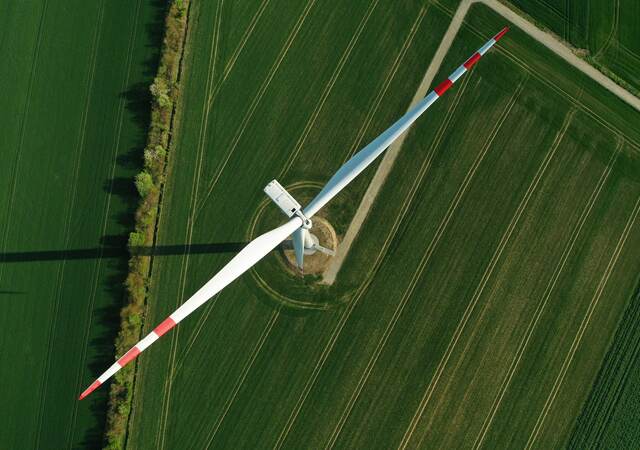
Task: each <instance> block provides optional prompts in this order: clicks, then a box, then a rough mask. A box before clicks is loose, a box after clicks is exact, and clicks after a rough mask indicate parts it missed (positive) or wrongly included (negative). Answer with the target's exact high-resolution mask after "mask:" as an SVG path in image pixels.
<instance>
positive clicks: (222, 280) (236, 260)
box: [80, 216, 302, 400]
mask: <svg viewBox="0 0 640 450" xmlns="http://www.w3.org/2000/svg"><path fill="white" fill-rule="evenodd" d="M301 225H302V219H301V218H300V217H297V216H296V217H294V218H292V219H291V220H289V222H287V223H285V224H284V225H282V226H279V227H278V228H276V229H274V230H271V231H269V232H267V233H265V234H263V235H261V236H258V237H257V238H255V239H254V240H253V241H251V242H250V243H249V244H247V246H246V247H245V248H243V249H242V250H241V251H240V253H238V254H237V255H236V256H234V257H233V259H231V261H229V262H228V263H227V265H226V266H224V267H223V268H222V269H221V270H220V271H219V272H218V273H217V274H215V275H214V276H213V278H211V279H210V280H209V281H208V282H207V283H206V284H205V285H204V286H202V287H201V288H200V289H199V290H198V292H196V293H195V294H193V296H192V297H191V298H190V299H189V300H187V301H186V302H184V303H183V304H182V305H181V306H180V307H179V308H178V309H177V310H176V311H175V312H174V313H173V314H171V315H170V316H169V317H167V318H166V319H165V320H164V321H163V322H162V323H161V324H160V325H158V326H157V327H156V328H155V329H154V330H153V331H152V332H151V333H149V334H148V335H147V336H146V337H145V338H144V339H142V340H141V341H140V342H138V343H137V344H136V345H135V346H134V347H133V348H131V349H130V350H129V351H128V352H127V353H125V354H124V356H122V357H121V358H120V359H118V361H116V362H115V363H114V364H113V365H112V366H111V367H109V369H108V370H107V371H106V372H105V373H103V374H102V375H100V377H98V379H97V380H96V381H94V382H93V383H92V384H91V386H89V387H88V388H87V389H86V390H85V391H84V392H83V393H82V394H81V395H80V400H82V399H83V398H85V397H86V396H87V395H89V394H90V393H91V392H93V391H94V390H95V389H96V388H98V387H99V386H100V385H101V384H103V383H104V382H105V381H107V380H108V379H109V378H110V377H111V376H113V374H115V373H116V372H117V371H118V370H120V369H121V368H123V367H124V366H125V365H126V364H127V363H129V362H130V361H132V360H133V359H135V358H136V356H138V355H139V354H140V353H141V352H142V351H144V350H145V349H146V348H147V347H149V346H150V345H151V344H153V343H154V342H155V341H156V340H158V338H159V337H160V336H162V335H163V334H165V333H166V332H167V331H169V330H170V329H171V328H173V327H174V326H175V325H176V324H178V323H179V322H180V321H181V320H182V319H184V318H185V317H187V316H188V315H189V314H191V313H192V312H193V311H195V310H196V309H197V308H198V307H200V306H201V305H202V304H204V303H205V302H206V301H207V300H209V299H210V298H211V297H213V296H214V295H216V294H217V293H218V292H220V291H221V290H222V289H224V288H225V287H226V286H227V285H228V284H229V283H231V282H232V281H233V280H235V279H236V278H238V277H239V276H240V275H242V274H243V273H244V272H246V271H247V270H249V269H250V268H251V267H253V265H254V264H256V263H257V262H258V261H260V260H261V259H262V258H264V257H265V256H266V255H267V254H268V253H269V252H270V251H271V250H273V249H274V248H276V247H277V246H278V244H280V243H281V242H282V241H284V240H285V239H286V238H287V237H289V236H290V235H291V233H293V232H294V231H295V230H296V229H297V228H299V227H300V226H301Z"/></svg>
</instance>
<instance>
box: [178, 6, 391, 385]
mask: <svg viewBox="0 0 640 450" xmlns="http://www.w3.org/2000/svg"><path fill="white" fill-rule="evenodd" d="M267 2H268V0H267ZM378 3H379V0H374V1H373V2H371V4H370V6H369V8H368V9H367V11H366V13H365V15H364V17H363V19H362V20H361V22H360V24H359V25H358V27H357V28H356V32H355V33H354V35H353V36H352V37H351V40H350V41H349V43H348V45H347V48H346V49H345V51H344V52H343V54H342V57H341V58H340V60H339V62H338V65H337V67H336V69H335V70H334V72H333V74H332V76H331V78H330V80H329V82H328V83H327V85H326V86H325V89H324V91H323V93H322V95H321V97H320V101H319V102H318V103H317V104H316V107H315V109H314V111H313V113H312V114H311V116H310V118H309V120H308V121H307V125H306V126H305V128H304V129H303V132H302V134H301V136H300V138H299V139H298V141H297V143H296V146H295V147H294V150H293V152H292V154H291V155H290V157H289V159H288V161H287V163H286V168H285V170H283V172H282V174H281V177H282V176H283V175H284V173H285V172H286V170H287V168H290V167H291V165H292V164H293V162H294V160H295V158H296V156H297V155H298V153H299V151H300V149H301V148H302V145H303V144H304V141H305V140H306V138H307V136H308V135H309V133H310V131H311V129H312V126H313V124H314V123H315V120H316V119H317V117H318V115H319V113H320V110H321V109H322V106H323V105H324V103H325V101H326V99H327V98H328V96H329V94H330V93H331V90H332V89H333V86H334V85H335V83H336V81H337V79H338V78H339V75H340V73H341V72H342V69H343V67H344V65H345V63H346V62H347V60H348V59H349V56H350V55H351V52H352V50H353V48H354V47H355V44H356V43H357V41H358V39H359V37H360V35H361V34H362V31H363V30H364V28H365V26H366V24H367V22H368V21H369V18H370V17H371V14H372V13H373V10H374V9H375V7H376V6H377V4H378ZM245 34H246V33H245ZM245 43H246V40H245ZM243 45H244V44H243ZM223 81H224V80H223ZM209 106H210V105H209ZM214 303H216V301H215V299H214V300H213V301H210V302H209V304H208V305H207V308H206V310H205V313H204V314H203V315H202V316H201V318H200V319H199V320H198V322H197V325H196V331H195V332H194V333H192V335H191V336H190V338H189V343H188V345H187V348H186V350H185V353H184V355H183V357H184V356H186V354H187V353H188V352H189V351H190V350H191V348H192V346H193V344H194V342H195V339H196V338H197V336H198V335H199V334H200V331H201V330H202V328H203V326H204V323H205V321H206V319H207V318H208V317H209V315H210V312H211V310H212V307H213V304H214ZM260 339H262V338H260ZM181 365H182V364H181V362H179V363H178V368H177V369H176V373H177V372H178V371H179V370H180V368H181Z"/></svg>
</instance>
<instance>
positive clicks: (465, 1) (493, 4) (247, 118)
mask: <svg viewBox="0 0 640 450" xmlns="http://www.w3.org/2000/svg"><path fill="white" fill-rule="evenodd" d="M268 2H269V0H265V1H264V2H263V3H262V4H261V6H260V8H261V9H259V11H258V13H257V15H256V16H254V19H256V17H257V19H256V20H252V22H251V24H250V27H251V29H250V30H248V32H245V35H244V36H246V39H245V42H246V40H247V39H248V38H249V36H250V35H251V33H252V31H253V27H255V23H256V22H257V20H258V19H259V17H260V16H261V15H262V12H263V11H264V8H266V4H268ZM313 2H315V0H312V3H313ZM477 2H480V3H483V4H485V5H487V6H489V7H490V8H492V9H494V10H495V11H496V12H498V13H500V14H502V15H503V16H505V17H507V18H508V19H510V20H511V17H510V15H512V14H513V15H515V13H514V12H512V11H510V10H507V12H506V13H505V12H504V11H502V8H504V6H503V5H499V4H497V2H495V1H491V0H463V2H462V4H461V5H460V7H459V8H458V10H457V12H456V14H455V16H454V20H453V21H452V25H451V26H453V24H454V22H455V19H456V17H458V16H460V24H458V26H457V28H459V27H460V25H461V23H462V19H463V18H464V15H465V14H466V12H467V10H468V8H469V6H470V5H471V4H473V3H477ZM262 5H265V6H264V8H263V6H262ZM501 7H502V8H501ZM309 9H310V8H309ZM461 11H462V13H461ZM307 13H308V11H307ZM516 17H518V18H519V16H517V15H516ZM520 20H524V19H521V18H520ZM512 21H514V22H515V23H516V25H518V26H521V25H520V23H518V22H519V21H518V20H512ZM303 22H304V19H303ZM525 22H526V21H525ZM526 23H527V24H528V27H533V28H535V27H534V26H533V25H531V24H530V23H528V22H526ZM300 26H301V25H300ZM451 26H450V29H451ZM524 28H527V27H524ZM525 31H527V29H525ZM527 32H528V33H529V34H530V35H531V34H532V33H530V32H529V31H527ZM538 32H540V33H542V32H541V31H539V30H538ZM447 33H449V30H448V32H447ZM456 34H457V29H456V30H455V32H453V34H452V36H451V38H450V41H449V42H448V43H446V42H445V39H446V35H445V39H443V42H442V43H441V45H440V48H439V49H438V51H440V49H441V48H443V45H445V47H446V49H445V50H444V52H443V58H444V55H446V53H447V51H448V48H449V46H450V45H451V43H452V42H453V38H454V37H455V35H456ZM533 37H534V38H536V36H533ZM549 37H550V38H551V40H554V39H555V38H553V37H552V36H549ZM243 39H244V37H243ZM289 44H290V45H291V44H292V42H290V43H289ZM543 44H545V45H546V46H547V47H549V48H550V49H551V50H552V51H554V52H555V53H557V54H559V55H560V56H561V57H563V59H565V60H566V58H565V57H564V56H563V55H562V54H561V53H563V52H565V51H567V52H570V50H569V49H568V48H562V49H561V51H560V53H558V51H557V48H555V47H554V45H556V44H558V45H560V46H563V44H561V43H560V42H559V41H558V42H557V43H554V44H553V45H548V43H545V42H543ZM241 47H243V46H241ZM241 49H242V48H239V49H237V51H236V52H234V55H235V57H232V60H231V61H230V65H229V64H228V65H227V67H228V68H229V70H227V68H225V71H224V73H223V78H222V80H221V82H220V83H219V84H218V85H217V86H216V87H215V88H214V90H212V91H209V92H210V93H209V95H208V98H207V102H206V103H207V105H208V107H207V109H209V107H210V106H211V104H212V103H213V101H214V99H215V97H216V95H217V93H218V92H219V90H220V88H219V86H221V85H222V83H223V82H224V80H226V78H227V75H228V74H229V72H230V68H231V67H232V66H233V64H234V63H235V61H236V59H237V57H238V56H239V54H240V52H241ZM285 55H286V50H285ZM571 57H573V58H575V59H577V60H578V61H579V62H580V63H583V64H586V63H584V62H582V61H581V60H579V59H578V58H577V57H575V55H573V54H571ZM441 62H442V60H440V61H439V62H438V63H437V64H436V65H434V64H432V65H430V67H429V70H431V69H432V67H435V69H433V72H434V74H435V72H436V71H437V69H438V68H439V66H440V64H441ZM568 62H569V63H570V64H572V65H574V66H575V67H577V68H579V69H580V70H582V69H581V68H580V67H578V66H577V65H576V64H574V63H572V62H571V61H568ZM278 66H279V65H278ZM589 68H591V66H589ZM591 69H592V70H593V71H596V70H595V69H593V68H591ZM276 70H277V67H276ZM429 70H428V73H429ZM583 72H584V70H583ZM596 72H597V71H596ZM597 73H598V74H599V76H600V77H603V78H605V79H606V77H604V75H602V74H600V72H597ZM273 75H275V72H274V74H273ZM273 75H272V76H271V77H270V78H273ZM587 75H589V76H590V77H591V78H593V79H594V80H595V81H596V82H598V83H599V84H601V85H603V86H604V85H605V84H606V83H604V84H603V83H602V82H601V80H600V81H599V80H598V79H597V78H599V77H598V76H595V77H594V76H592V75H591V74H587ZM606 80H607V81H609V82H611V80H608V79H606ZM611 83H612V82H611ZM268 84H269V83H267V87H268ZM605 88H607V89H608V90H610V91H611V92H613V93H614V94H616V95H618V96H619V97H620V98H622V99H623V100H624V101H626V102H627V103H630V104H632V105H633V101H637V99H635V97H633V96H631V97H633V98H632V99H631V100H632V101H629V99H628V98H626V99H625V98H623V97H624V96H621V95H619V94H618V93H616V90H617V88H619V86H617V85H615V88H610V87H606V86H605ZM620 89H621V88H620ZM329 90H330V89H329ZM261 91H266V88H265V89H261ZM562 92H564V91H562ZM624 92H626V91H624ZM262 94H264V92H262ZM565 94H566V93H565ZM627 94H628V93H627ZM566 95H568V94H566ZM629 95H631V94H629ZM261 98H262V95H258V99H257V101H256V98H254V103H255V105H254V106H252V107H250V109H249V111H248V113H247V115H245V119H244V120H243V125H242V126H241V127H240V128H239V130H238V133H237V135H236V138H234V141H233V142H234V145H233V146H232V148H231V151H230V152H229V154H228V155H227V158H226V160H225V163H224V164H223V166H222V168H221V170H220V171H218V173H217V176H216V177H214V180H213V182H212V183H211V184H210V185H209V187H208V190H207V193H206V194H205V196H204V198H203V199H202V201H201V203H199V204H198V203H197V200H196V201H195V203H194V208H195V211H193V214H192V217H193V220H192V221H191V224H190V228H191V232H190V233H189V235H192V230H193V223H194V222H195V219H196V218H197V215H198V214H199V212H200V211H201V209H202V206H203V205H204V203H205V202H206V201H207V199H208V197H209V195H210V194H211V191H212V190H213V187H215V185H216V183H217V180H218V178H219V177H220V174H221V173H222V171H223V170H224V168H225V166H226V163H227V162H228V160H229V158H230V157H231V155H232V153H233V150H234V149H235V146H236V145H237V143H238V141H239V139H240V137H241V135H242V134H243V133H244V131H245V128H246V126H247V123H248V122H249V121H250V119H251V117H252V116H253V113H254V112H255V109H256V108H257V105H258V103H259V102H260V100H261ZM569 98H570V97H569ZM252 105H253V103H252ZM581 106H584V105H581ZM633 106H634V107H636V109H640V108H639V107H637V106H635V105H633ZM320 109H321V108H320ZM320 109H318V111H319V110H320ZM587 109H588V108H587ZM592 113H593V112H592ZM312 117H313V116H312ZM597 117H598V118H599V119H600V120H603V119H602V118H600V117H599V116H597ZM312 120H313V121H315V117H314V118H312ZM308 123H309V122H308ZM311 123H312V122H311ZM605 123H606V121H605ZM365 129H366V127H365ZM305 139H306V135H305V134H304V132H303V137H302V140H301V141H300V142H301V144H300V146H302V144H303V143H304V140H305ZM389 154H391V152H388V153H387V155H385V159H387V156H388V155H389ZM294 157H295V155H294ZM385 159H383V163H382V164H381V168H382V166H383V165H384V160H385ZM201 160H202V154H201V155H200V161H201ZM198 167H199V169H198V172H200V171H201V169H202V164H201V163H200V164H199V166H198ZM389 170H390V167H389V168H388V169H387V173H388V171H389ZM379 171H380V168H379ZM376 176H378V172H376ZM384 178H386V176H384V177H383V178H382V181H384ZM374 180H376V178H375V177H374ZM372 185H374V183H373V182H372V183H371V185H370V187H371V186H372ZM196 186H199V181H198V182H197V183H196ZM196 190H198V187H196ZM378 190H379V189H378ZM376 194H377V192H376ZM373 200H375V195H374V197H373V198H372V199H371V201H370V205H369V207H368V208H366V211H365V213H364V217H366V214H367V213H368V209H369V208H370V207H371V204H372V203H373ZM361 210H362V204H361V207H360V208H359V209H358V212H361ZM356 214H358V213H356ZM352 224H353V222H352ZM358 228H359V226H358ZM350 230H351V227H350ZM353 234H354V235H357V231H356V232H355V233H353ZM382 253H383V252H381V253H380V254H382ZM345 254H346V252H345ZM183 273H186V270H185V271H183ZM182 285H183V289H184V283H183V284H182ZM183 293H184V292H183ZM207 315H208V314H207ZM176 336H177V333H176ZM332 337H333V336H332ZM176 340H177V338H176ZM334 342H335V339H334ZM173 354H174V355H175V351H174V352H173ZM325 359H326V357H325ZM173 360H175V356H174V358H173ZM314 371H315V369H314ZM169 378H170V377H169ZM169 389H170V388H169ZM167 413H168V407H167ZM296 416H297V414H296ZM294 420H295V418H294ZM164 422H165V426H164V427H162V428H163V432H162V434H163V436H164V434H166V433H165V431H164V430H166V418H165V420H164ZM285 437H286V434H285V435H284V436H282V435H281V438H282V439H280V438H279V442H280V444H282V443H283V442H284V438H285ZM162 446H164V440H163V443H162Z"/></svg>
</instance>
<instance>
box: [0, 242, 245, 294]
mask: <svg viewBox="0 0 640 450" xmlns="http://www.w3.org/2000/svg"><path fill="white" fill-rule="evenodd" d="M245 245H246V242H220V243H210V244H176V245H159V246H155V247H132V248H130V249H129V250H128V252H129V253H127V248H126V247H123V246H106V245H103V246H98V247H92V248H77V249H60V250H35V251H28V252H19V251H17V252H5V253H0V262H2V263H5V264H6V263H21V262H32V261H61V260H67V261H68V260H76V259H107V258H122V257H125V258H126V257H127V254H130V255H132V256H154V257H155V256H172V255H187V254H191V255H194V254H207V253H213V254H215V253H237V252H239V251H240V250H241V249H242V247H244V246H245ZM0 293H11V292H5V291H1V290H0Z"/></svg>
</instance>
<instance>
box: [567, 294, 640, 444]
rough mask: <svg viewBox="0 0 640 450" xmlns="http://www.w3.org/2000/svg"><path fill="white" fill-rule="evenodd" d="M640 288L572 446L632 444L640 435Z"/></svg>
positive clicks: (573, 434) (585, 410)
mask: <svg viewBox="0 0 640 450" xmlns="http://www.w3.org/2000/svg"><path fill="white" fill-rule="evenodd" d="M639 350H640V289H639V290H638V292H637V294H636V295H635V298H634V300H633V301H632V302H631V303H630V304H629V306H628V307H627V310H626V311H625V313H624V316H623V320H622V321H621V322H620V325H619V326H618V331H617V332H616V335H615V337H614V339H613V343H612V345H611V347H610V348H609V351H608V352H607V356H606V358H605V361H604V363H603V365H602V368H601V369H600V373H599V375H598V379H597V381H596V383H595V384H594V386H593V388H592V391H591V394H590V395H589V400H588V401H587V403H586V404H585V406H584V408H583V410H582V414H581V415H580V417H579V418H578V421H577V423H576V426H575V428H574V430H573V433H572V434H571V441H570V445H569V447H570V448H575V449H580V448H595V447H603V448H633V447H634V446H635V445H636V443H637V442H638V440H639V439H640V428H639V427H638V417H640V402H639V401H638V398H640V395H639V394H640V393H639V392H638V386H639V384H638V380H639V379H640V364H638V359H639V355H640V353H639Z"/></svg>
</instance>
